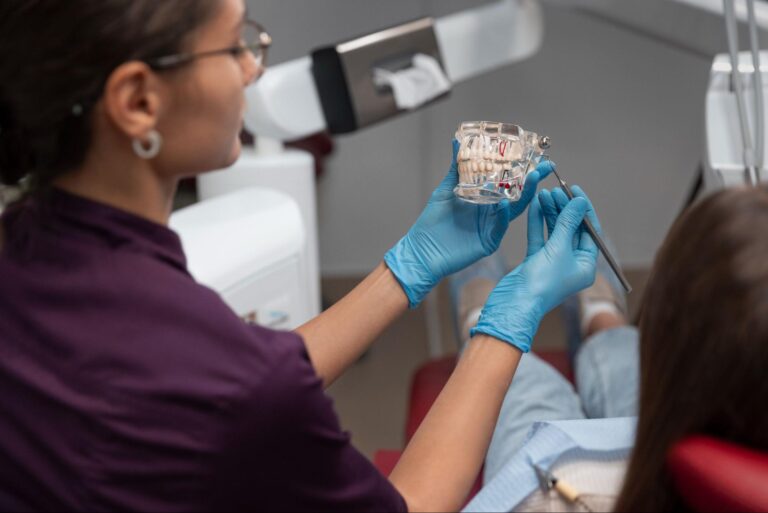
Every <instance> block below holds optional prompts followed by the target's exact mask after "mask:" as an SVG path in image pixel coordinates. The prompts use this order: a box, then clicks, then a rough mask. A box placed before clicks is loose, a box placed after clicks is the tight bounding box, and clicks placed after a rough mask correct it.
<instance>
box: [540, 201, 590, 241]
mask: <svg viewBox="0 0 768 513" xmlns="http://www.w3.org/2000/svg"><path fill="white" fill-rule="evenodd" d="M587 209H589V202H587V200H585V199H584V198H574V199H572V200H571V201H569V202H568V204H567V205H566V206H565V208H564V209H563V210H562V212H560V215H559V216H558V218H557V224H556V225H555V231H554V233H553V234H552V237H550V239H549V242H551V243H553V244H557V245H561V247H563V246H564V247H568V248H571V247H573V240H574V237H575V236H576V233H577V232H578V231H579V227H581V222H582V220H583V219H584V216H585V215H586V213H587Z"/></svg>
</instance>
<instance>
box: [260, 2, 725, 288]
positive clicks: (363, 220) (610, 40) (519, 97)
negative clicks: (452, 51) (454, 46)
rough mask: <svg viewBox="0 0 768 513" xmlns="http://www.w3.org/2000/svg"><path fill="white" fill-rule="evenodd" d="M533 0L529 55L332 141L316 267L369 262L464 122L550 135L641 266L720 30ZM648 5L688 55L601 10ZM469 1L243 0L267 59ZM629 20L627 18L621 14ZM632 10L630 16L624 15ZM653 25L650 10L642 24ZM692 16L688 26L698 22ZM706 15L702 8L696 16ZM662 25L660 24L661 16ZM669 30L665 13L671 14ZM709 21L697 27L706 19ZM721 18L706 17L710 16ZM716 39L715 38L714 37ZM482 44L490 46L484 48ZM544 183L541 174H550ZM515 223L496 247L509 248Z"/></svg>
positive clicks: (674, 199)
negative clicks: (264, 30) (261, 32)
mask: <svg viewBox="0 0 768 513" xmlns="http://www.w3.org/2000/svg"><path fill="white" fill-rule="evenodd" d="M564 3H566V2H562V1H560V2H553V4H555V5H549V4H548V5H546V6H545V16H546V18H545V20H546V31H547V33H546V36H545V40H544V46H543V48H542V50H541V52H539V53H538V54H537V55H536V56H534V57H533V58H531V59H529V60H528V61H525V62H522V63H519V64H516V65H514V66H511V67H509V68H507V69H504V70H498V71H496V72H493V73H491V74H488V75H485V76H483V77H479V78H477V79H474V80H472V81H471V82H466V83H463V84H460V85H458V86H457V87H456V88H455V89H454V91H453V93H452V95H451V97H450V98H449V99H448V100H446V101H443V102H441V103H439V104H438V105H435V106H432V107H430V108H428V109H425V110H423V111H420V112H418V113H416V114H411V115H408V116H404V117H400V118H398V119H396V120H393V121H390V122H386V123H383V124H381V125H379V126H377V127H375V128H373V129H368V130H364V131H363V132H360V133H357V134H353V135H349V136H342V137H339V138H337V140H336V142H337V152H336V154H335V155H334V156H333V157H332V158H331V159H330V160H329V161H328V165H327V169H326V176H324V177H323V179H322V180H321V182H320V183H319V185H318V188H319V198H318V203H319V216H320V251H321V268H322V272H323V274H325V275H353V274H360V273H364V272H367V271H369V270H370V269H371V268H372V267H373V266H375V265H376V264H377V262H379V261H380V259H381V257H382V255H383V253H384V252H385V251H386V250H387V249H388V248H389V247H390V246H391V245H392V244H393V243H394V242H395V241H396V240H397V239H398V238H399V237H400V236H402V234H404V233H405V231H407V229H408V227H409V226H410V225H411V223H412V222H413V221H414V220H415V219H416V217H417V216H418V213H419V212H420V210H421V208H422V207H423V204H424V203H425V201H426V199H427V197H428V196H429V193H430V192H431V190H432V188H433V187H434V186H435V185H436V184H437V183H438V182H439V181H440V179H441V178H442V175H443V174H444V173H445V171H446V170H447V166H448V163H449V158H450V154H449V152H450V139H451V137H452V134H453V132H454V131H455V128H456V125H457V124H458V123H459V122H460V121H462V120H465V119H481V118H482V119H495V120H504V121H511V122H516V123H519V124H521V125H523V126H524V127H527V128H530V129H534V130H538V131H541V132H544V133H547V134H548V135H550V136H551V137H552V139H553V149H552V151H551V153H552V156H553V158H554V159H555V160H556V161H557V162H558V164H559V167H558V169H559V170H561V171H562V174H563V175H564V176H565V177H566V178H567V179H568V180H569V181H570V182H571V183H578V184H580V185H582V186H583V187H584V188H585V190H587V192H588V193H589V194H590V196H591V198H592V200H593V201H594V203H595V205H596V207H597V209H598V212H599V214H600V216H601V220H602V222H603V225H604V227H605V229H606V230H607V231H608V233H609V234H610V236H611V238H612V239H613V241H614V242H615V244H616V245H617V246H618V248H619V253H620V255H621V257H622V259H623V261H624V263H625V264H626V265H630V266H647V265H649V264H650V262H651V261H652V258H653V255H654V252H655V250H656V249H657V247H658V245H659V244H660V242H661V240H662V238H663V236H664V234H665V232H666V230H667V228H668V226H669V224H670V223H671V221H672V220H673V218H674V216H675V215H676V214H677V212H678V211H679V209H680V207H681V205H682V203H683V201H684V199H685V196H686V194H687V191H688V189H689V187H690V184H691V181H692V180H693V176H694V172H695V170H696V167H697V165H698V163H699V160H700V158H701V156H702V154H703V144H702V142H703V105H704V103H703V102H704V94H705V91H706V87H707V80H708V70H709V62H708V58H707V57H706V54H707V52H710V51H711V50H710V48H711V47H714V48H718V46H717V45H718V43H717V41H718V39H720V38H721V34H719V33H717V31H712V30H709V29H708V30H706V31H703V32H704V33H703V34H701V32H702V29H701V26H702V25H701V23H704V22H701V23H698V22H696V23H694V26H693V28H692V29H691V28H690V25H691V21H690V19H689V18H688V17H687V16H688V14H686V13H690V11H682V14H681V11H679V8H675V9H672V10H671V11H669V12H668V11H667V10H666V6H665V5H664V4H666V3H667V2H666V1H663V0H653V1H652V0H642V1H640V0H638V1H637V2H616V5H612V6H611V8H610V9H609V10H608V12H607V14H605V13H602V11H600V12H599V13H600V15H599V16H595V13H594V12H588V11H585V10H583V9H573V8H568V7H563V4H564ZM633 3H634V5H635V7H634V8H637V5H638V4H641V3H642V4H644V5H648V6H652V7H653V8H654V9H656V12H657V13H659V15H660V16H664V15H665V13H667V14H669V15H670V16H679V17H681V20H680V21H681V23H682V22H683V20H687V21H686V22H685V23H683V24H684V25H685V26H686V27H688V30H691V31H692V32H693V33H695V36H696V37H697V38H703V40H704V41H705V42H704V43H703V46H702V44H699V43H696V42H695V41H694V43H692V44H694V46H696V45H697V44H698V45H699V46H697V48H698V50H697V51H698V52H699V54H700V55H696V52H697V51H694V52H690V51H685V50H681V49H677V48H674V47H672V46H670V45H668V44H667V43H663V42H659V41H656V40H653V39H650V38H648V37H645V36H643V35H642V34H640V33H638V32H636V31H634V30H626V27H625V28H621V27H619V26H617V25H615V24H614V23H613V22H612V21H610V20H608V19H606V18H605V16H608V17H610V18H612V19H621V17H622V13H624V14H625V16H624V18H625V19H623V21H622V23H630V24H631V22H632V20H633V19H634V18H635V17H633V16H631V15H629V16H627V15H626V13H630V14H631V9H632V8H630V7H627V9H626V12H624V11H623V10H622V8H621V7H620V6H618V4H625V5H628V4H633ZM476 4H477V2H472V1H469V0H464V1H460V0H421V1H406V0H396V1H393V0H390V1H388V2H381V1H377V0H356V1H352V0H346V1H344V0H323V1H317V0H284V1H281V2H269V3H267V2H263V1H261V2H257V1H253V0H249V5H250V9H251V12H252V15H253V16H254V17H256V18H257V19H259V20H260V21H262V22H263V23H264V24H265V25H266V26H267V27H268V29H269V30H270V33H271V34H272V35H273V36H274V38H275V47H274V52H273V53H272V57H273V59H272V61H273V62H281V61H284V60H286V59H290V58H294V57H298V56H300V55H304V54H306V53H307V52H308V51H309V50H310V49H312V48H314V47H317V46H320V45H324V44H329V43H333V42H336V41H339V40H343V39H345V38H349V37H353V36H355V35H359V34H361V33H364V32H367V31H371V30H374V29H377V28H382V27H385V26H388V25H392V24H396V23H399V22H402V21H406V20H409V19H413V18H417V17H420V16H422V15H426V14H433V15H441V14H446V13H448V12H452V11H455V10H458V9H461V8H467V7H469V6H471V5H476ZM627 17H628V18H629V20H628V21H627V19H626V18H627ZM637 18H642V17H637ZM641 21H642V22H643V23H645V24H646V25H645V27H646V28H648V27H651V28H653V27H655V26H656V24H654V23H653V22H652V20H650V21H649V20H645V19H643V20H641ZM697 23H698V24H697ZM706 23H707V24H710V25H712V24H713V20H712V17H709V18H707V19H706ZM667 24H669V21H668V20H667ZM671 26H674V23H673V24H671ZM707 26H708V27H709V25H707ZM712 26H714V27H720V25H719V24H717V22H716V20H715V22H714V24H713V25H712ZM723 47H724V46H723ZM489 51H492V50H491V49H489ZM551 183H552V182H550V184H551ZM524 226H525V223H524V220H519V221H518V222H517V223H515V225H514V226H513V227H512V229H511V231H510V233H509V235H508V237H507V240H506V241H505V245H504V252H505V256H506V257H507V258H508V260H509V261H510V263H512V262H514V261H516V260H518V259H519V258H521V256H522V254H523V251H524V244H525V242H524V241H525V230H524Z"/></svg>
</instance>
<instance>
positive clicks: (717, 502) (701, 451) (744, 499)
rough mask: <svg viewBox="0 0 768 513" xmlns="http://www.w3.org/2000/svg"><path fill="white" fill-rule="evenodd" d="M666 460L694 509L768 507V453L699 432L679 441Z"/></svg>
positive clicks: (680, 488)
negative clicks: (701, 434) (699, 433)
mask: <svg viewBox="0 0 768 513" xmlns="http://www.w3.org/2000/svg"><path fill="white" fill-rule="evenodd" d="M667 463H668V465H669V468H670V471H671V473H672V477H673V479H674V481H675V485H676V487H677V490H678V492H680V494H681V496H682V497H683V499H684V500H685V501H686V503H687V504H688V505H689V506H690V507H691V508H693V509H694V510H695V511H768V453H765V452H762V451H756V450H754V449H750V448H748V447H744V446H741V445H737V444H733V443H730V442H725V441H723V440H718V439H716V438H712V437H707V436H699V435H697V436H691V437H688V438H685V439H683V440H682V441H680V442H678V443H677V444H676V445H675V446H674V447H673V448H672V450H671V451H670V453H669V455H668V456H667Z"/></svg>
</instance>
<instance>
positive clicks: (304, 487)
mask: <svg viewBox="0 0 768 513" xmlns="http://www.w3.org/2000/svg"><path fill="white" fill-rule="evenodd" d="M246 23H251V22H249V21H248V20H247V18H246V14H245V6H244V3H243V0H163V1H157V0H98V1H94V0H67V1H66V2H64V1H61V0H3V1H2V2H1V3H0V50H2V55H3V56H2V58H1V59H0V179H1V180H2V182H3V183H5V184H11V185H17V184H19V183H21V185H22V188H23V189H24V190H25V194H24V195H23V197H22V199H20V200H18V201H17V202H15V203H14V204H12V205H10V206H9V207H8V208H7V209H6V210H5V212H4V213H3V215H2V223H1V224H0V411H1V412H2V415H1V416H0V510H23V509H33V510H60V509H77V510H114V509H120V510H122V509H130V510H149V511H160V510H163V511H164V510H202V509H218V510H230V509H249V510H329V511H343V510H392V511H395V510H406V509H410V510H419V509H421V510H454V509H457V508H459V507H460V505H461V504H462V501H463V500H464V498H465V496H466V494H467V492H468V490H469V488H470V486H471V484H472V482H473V481H474V479H475V476H476V475H477V472H478V469H479V467H480V466H481V464H482V461H483V457H484V455H485V451H486V449H487V446H488V443H489V439H490V436H491V433H492V429H493V426H494V423H495V421H496V417H497V415H498V411H499V407H500V405H501V401H502V399H503V398H504V394H505V392H506V390H507V388H508V386H509V383H510V381H511V379H512V376H513V374H514V371H515V368H516V366H517V363H518V361H519V359H520V356H521V354H522V353H523V352H526V351H527V350H528V349H529V347H530V341H531V338H532V336H533V332H534V331H535V329H536V326H537V325H538V322H539V320H540V318H541V316H542V315H543V314H544V313H545V312H546V311H547V310H548V309H551V308H552V307H553V306H554V304H556V303H557V302H559V301H560V300H561V299H562V298H563V297H565V296H566V295H568V294H570V293H572V292H574V291H575V290H577V289H579V288H582V287H584V286H586V285H587V284H589V283H590V282H591V280H592V279H593V276H594V262H595V257H596V250H595V249H594V247H593V245H591V241H590V240H589V239H588V238H587V237H581V238H579V235H580V232H579V230H580V228H579V226H580V223H581V220H582V219H583V217H584V215H590V216H594V212H593V211H592V210H591V207H590V206H589V202H588V201H587V200H586V199H585V198H577V199H575V200H572V201H570V202H567V201H566V202H560V203H558V205H557V208H556V211H554V212H553V211H551V210H550V211H549V212H542V207H541V204H543V203H544V202H542V203H541V204H540V203H539V201H538V200H534V201H533V202H531V199H532V198H534V197H535V189H536V185H537V183H538V180H539V179H540V178H542V177H543V175H544V174H545V173H547V172H548V171H549V170H550V169H549V168H548V167H546V166H544V167H542V168H540V169H539V171H537V172H534V173H532V174H531V175H530V177H529V180H528V183H527V187H526V192H525V195H524V199H523V200H521V201H520V202H518V203H515V204H509V203H502V204H499V205H494V206H483V207H480V206H475V205H468V204H463V203H460V202H458V201H457V200H456V199H454V197H453V194H452V188H453V185H454V184H455V183H456V168H455V163H454V164H453V165H452V166H451V170H450V171H449V173H448V176H447V177H446V179H445V181H444V182H443V183H442V184H441V185H440V186H439V187H438V189H437V190H436V191H435V193H434V194H433V196H432V198H431V199H430V201H429V204H428V205H427V207H426V209H425V210H424V213H423V214H422V215H421V217H420V218H419V219H418V220H417V222H416V224H415V225H414V227H413V228H412V229H411V230H410V231H409V232H408V234H407V235H406V236H405V237H403V239H402V240H401V241H399V242H398V243H397V244H396V245H395V246H394V247H393V248H392V250H390V251H389V252H388V253H387V255H386V256H385V259H384V262H382V263H381V264H380V265H379V266H378V267H377V268H376V269H375V270H374V271H373V272H372V273H371V274H370V275H369V276H368V277H367V278H366V279H365V280H364V281H363V282H362V283H361V284H360V285H359V286H358V287H357V288H355V289H354V290H353V291H352V292H351V293H350V294H349V295H348V296H347V297H346V298H344V299H343V300H342V301H340V302H339V303H337V304H336V305H334V307H333V308H331V309H329V310H328V311H326V312H324V313H323V314H322V315H320V316H319V317H318V318H316V319H314V320H312V321H310V322H309V323H307V324H306V325H304V326H302V327H300V328H299V329H297V330H296V331H295V332H276V331H271V330H268V329H264V328H261V327H257V326H251V325H247V324H245V323H243V322H242V321H241V320H240V319H239V318H238V317H237V316H236V315H235V314H234V313H233V312H232V311H231V310H230V309H229V308H228V307H227V306H226V305H225V304H224V303H223V302H222V301H221V299H220V298H219V297H218V296H217V295H216V294H214V293H213V292H212V291H210V290H208V289H206V288H205V287H202V286H200V285H198V284H197V283H195V281H194V280H193V279H192V278H191V277H190V275H189V273H188V271H187V269H186V265H185V257H184V253H183V252H182V249H181V245H180V243H179V239H178V237H177V236H176V234H175V233H174V232H173V231H171V230H169V229H168V228H167V226H166V225H167V221H168V217H169V215H170V212H171V204H172V199H173V197H174V194H175V191H176V185H177V183H178V181H179V180H180V179H181V178H184V177H189V176H194V175H197V174H200V173H203V172H206V171H208V170H213V169H219V168H222V167H225V166H228V165H230V164H232V163H233V162H234V161H235V160H236V159H237V157H238V155H239V152H240V143H239V139H238V134H239V132H240V129H241V124H242V116H243V105H244V98H243V90H244V88H245V87H246V86H247V85H248V84H249V83H251V82H252V81H254V80H256V79H257V78H258V77H259V76H260V75H261V74H262V73H263V71H264V57H265V54H266V48H267V46H268V44H269V38H268V37H267V36H266V34H265V33H263V34H262V35H261V36H260V37H259V39H257V40H255V41H243V40H242V38H241V34H242V32H243V27H244V25H245V24H246ZM454 151H455V150H454ZM544 193H545V192H542V194H544ZM529 202H530V204H531V209H530V214H529V230H530V233H529V251H528V257H527V258H526V260H525V261H524V262H523V263H522V264H521V266H520V267H518V268H517V269H516V270H515V271H513V273H511V274H510V276H509V277H508V279H505V280H506V281H505V280H502V282H501V283H500V284H499V287H498V288H497V290H496V291H494V294H493V295H492V296H491V299H490V300H489V303H488V304H487V305H486V309H485V310H484V313H483V316H484V317H481V322H480V323H479V325H478V328H477V333H476V335H475V337H474V338H473V340H472V342H471V343H470V344H469V347H468V349H467V350H466V352H465V353H464V355H463V358H462V359H461V362H460V363H459V365H458V367H457V369H456V371H455V373H454V375H453V377H452V378H451V380H450V382H449V383H448V385H447V387H446V389H445V390H444V392H443V394H442V395H441V397H440V399H438V401H437V402H436V404H435V406H434V408H433V410H432V412H430V414H429V416H428V417H427V419H426V421H425V422H424V424H423V426H422V427H421V429H420V430H419V432H418V433H417V434H416V436H415V437H414V439H413V441H412V442H411V444H410V445H409V446H408V448H407V449H406V451H405V453H404V455H403V457H402V459H401V461H400V463H399V464H398V466H397V468H396V469H395V470H394V472H393V473H392V475H391V476H390V478H389V479H387V478H386V477H384V476H382V475H380V474H379V473H378V472H377V470H376V469H375V468H374V467H373V466H372V465H371V464H370V463H369V462H368V461H367V460H366V459H365V458H364V457H363V456H362V455H361V454H360V453H359V452H358V451H356V450H355V449H354V448H353V447H352V446H351V444H350V440H349V436H348V435H347V434H346V433H345V432H343V431H342V429H341V427H340V426H339V422H338V419H337V417H336V415H335V413H334V411H333V407H332V404H331V401H330V399H329V398H328V397H327V396H326V395H325V393H324V388H325V387H326V386H328V385H329V384H330V383H332V382H333V381H334V380H335V379H336V378H337V377H338V376H339V375H340V374H341V373H342V372H344V370H345V369H346V368H347V367H348V366H349V365H350V364H351V363H352V362H354V361H355V360H356V359H357V358H358V357H359V356H360V355H361V353H362V352H363V351H365V350H366V349H367V348H368V346H369V345H370V344H371V342H372V341H373V340H374V339H375V338H376V337H377V335H378V334H379V333H381V331H382V330H384V329H385V328H386V327H387V326H388V325H389V324H390V323H391V322H392V321H393V320H394V319H395V318H396V317H397V316H399V315H400V314H402V313H403V312H404V311H405V310H406V309H407V308H408V307H416V306H417V305H418V304H419V302H420V301H421V299H422V298H423V297H424V295H425V294H426V293H427V292H429V290H430V289H431V288H432V287H434V285H435V284H436V283H437V282H438V281H439V280H440V279H442V278H443V277H445V276H446V275H448V274H450V273H452V272H455V271H457V270H459V269H461V268H463V267H466V266H467V265H469V264H471V263H472V262H474V261H476V260H478V259H480V258H482V257H484V256H486V255H488V254H490V253H492V252H493V251H495V250H496V249H497V248H498V246H499V243H500V241H501V239H502V237H503V235H504V233H505V231H506V228H507V225H508V223H509V222H510V221H511V220H512V219H513V218H514V217H516V216H517V215H519V214H520V213H521V211H522V210H523V209H524V208H525V207H526V206H527V205H528V203H529ZM548 204H551V202H550V203H548ZM545 210H546V209H545ZM545 215H548V216H549V217H548V219H547V220H548V221H553V220H554V219H556V223H557V226H556V227H555V228H554V230H553V231H552V233H551V234H550V237H549V239H548V240H547V241H546V242H545V239H544V235H543V224H542V222H543V219H544V216H545ZM595 221H596V220H595ZM558 231H559V232H561V233H558ZM574 237H576V241H577V243H576V244H575V245H574V244H573V241H574Z"/></svg>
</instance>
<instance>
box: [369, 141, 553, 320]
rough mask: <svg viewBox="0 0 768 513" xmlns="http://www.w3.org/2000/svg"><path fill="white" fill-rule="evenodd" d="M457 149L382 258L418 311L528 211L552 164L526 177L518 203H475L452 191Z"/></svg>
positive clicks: (456, 177) (455, 143) (485, 253)
mask: <svg viewBox="0 0 768 513" xmlns="http://www.w3.org/2000/svg"><path fill="white" fill-rule="evenodd" d="M458 150H459V142H458V141H457V140H455V139H454V141H453V159H452V161H451V168H450V170H449V171H448V175H447V176H446V177H445V179H443V181H442V183H441V184H440V185H439V186H438V187H437V189H435V191H434V192H433V193H432V196H431V197H430V199H429V202H428V203H427V206H426V208H425V209H424V211H423V212H422V213H421V215H420V216H419V218H418V219H417V220H416V223H415V224H414V225H413V227H412V228H411V229H410V230H409V231H408V233H407V234H406V235H405V237H403V238H402V239H400V241H399V242H398V243H397V244H395V246H394V247H393V248H392V249H390V250H389V251H388V252H387V254H386V255H385V256H384V261H385V262H386V264H387V266H388V267H389V269H390V270H391V271H392V273H393V274H394V275H395V277H396V278H397V280H398V281H399V282H400V285H401V286H402V287H403V290H404V291H405V294H406V295H407V296H408V304H409V306H410V307H411V308H416V307H417V306H418V305H419V303H421V301H422V299H424V296H426V295H427V293H429V291H430V290H432V288H433V287H434V286H435V285H437V283H438V282H439V281H440V280H441V279H443V278H445V277H446V276H448V275H450V274H452V273H455V272H457V271H460V270H461V269H463V268H465V267H467V266H468V265H470V264H472V263H474V262H476V261H477V260H480V259H481V258H483V257H486V256H488V255H490V254H491V253H493V252H494V251H496V250H497V249H498V248H499V244H501V240H502V239H503V238H504V234H505V233H506V231H507V227H508V226H509V223H510V222H511V221H512V220H513V219H515V218H516V217H517V216H519V215H520V214H521V213H522V212H523V211H524V210H525V209H526V207H527V206H528V203H530V201H531V198H533V197H534V196H535V194H536V187H537V186H538V185H539V181H541V180H543V179H544V178H546V177H547V175H549V173H551V172H552V163H551V162H549V161H544V162H542V163H541V164H539V166H538V167H537V168H536V169H535V170H534V171H532V172H531V173H529V174H528V177H527V178H526V181H525V187H524V188H523V193H522V195H521V197H520V199H519V200H518V201H515V202H511V201H509V200H506V199H505V200H502V201H501V202H500V203H496V204H493V205H475V204H472V203H468V202H465V201H462V200H460V199H458V198H457V197H456V196H455V194H454V193H453V189H454V188H455V187H456V185H457V184H458V181H459V173H458V166H457V165H456V154H457V153H458Z"/></svg>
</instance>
